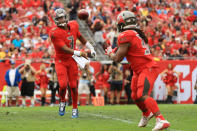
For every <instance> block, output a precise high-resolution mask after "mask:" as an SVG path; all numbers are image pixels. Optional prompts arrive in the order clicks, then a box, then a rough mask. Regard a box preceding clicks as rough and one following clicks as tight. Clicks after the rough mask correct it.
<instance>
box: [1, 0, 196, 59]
mask: <svg viewBox="0 0 197 131" xmlns="http://www.w3.org/2000/svg"><path fill="white" fill-rule="evenodd" d="M63 7H64V6H63V4H62V3H61V2H60V1H58V0H4V1H3V0H2V2H1V3H0V32H1V33H0V60H3V59H7V58H8V59H9V58H13V59H25V58H43V59H44V58H53V54H54V51H53V49H52V47H51V44H50V40H49V34H48V33H49V31H50V29H51V28H52V27H53V25H54V23H53V20H52V14H53V12H54V10H55V9H57V8H63ZM79 9H86V10H87V11H88V13H89V16H90V17H89V19H88V20H87V24H88V25H89V27H90V28H91V30H92V32H93V33H94V38H95V42H96V43H98V44H101V45H102V46H103V47H104V48H105V47H106V46H109V45H112V46H113V47H115V46H116V40H117V31H116V24H115V20H116V16H117V14H118V13H119V12H121V11H122V10H130V11H133V12H134V13H135V14H136V16H137V17H138V20H139V23H140V25H139V26H140V27H141V29H143V30H144V31H145V32H146V35H147V37H148V40H149V45H150V47H151V51H152V53H153V55H154V56H155V57H157V58H159V59H161V58H163V59H184V58H186V59H195V56H196V54H197V28H196V26H197V3H196V2H195V0H167V1H166V0H165V1H164V0H159V1H157V0H132V1H131V0H122V1H118V0H92V1H89V0H71V3H69V4H67V7H66V10H67V11H68V12H69V14H70V19H71V20H72V19H76V18H77V10H79Z"/></svg>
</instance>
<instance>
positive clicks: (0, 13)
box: [0, 11, 5, 20]
mask: <svg viewBox="0 0 197 131" xmlns="http://www.w3.org/2000/svg"><path fill="white" fill-rule="evenodd" d="M4 18H5V15H4V14H3V12H2V11H0V20H3V19H4Z"/></svg>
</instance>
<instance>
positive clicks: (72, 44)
mask: <svg viewBox="0 0 197 131" xmlns="http://www.w3.org/2000/svg"><path fill="white" fill-rule="evenodd" d="M67 39H68V40H70V43H69V44H70V48H71V49H74V38H73V36H72V35H71V36H69V37H67Z"/></svg>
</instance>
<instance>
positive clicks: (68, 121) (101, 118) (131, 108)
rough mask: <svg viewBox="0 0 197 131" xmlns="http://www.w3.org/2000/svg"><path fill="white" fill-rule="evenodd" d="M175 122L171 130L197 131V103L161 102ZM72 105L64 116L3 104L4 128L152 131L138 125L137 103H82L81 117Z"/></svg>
mask: <svg viewBox="0 0 197 131" xmlns="http://www.w3.org/2000/svg"><path fill="white" fill-rule="evenodd" d="M159 107H160V109H161V111H162V114H163V115H164V117H165V118H167V120H168V121H169V122H170V123H171V127H170V128H169V129H167V130H168V131H197V105H172V104H171V105H164V104H161V105H159ZM71 110H72V107H71V106H69V107H66V114H65V115H64V116H59V115H58V107H25V108H22V107H9V108H7V107H0V131H151V130H152V128H153V127H154V125H155V118H153V119H151V121H150V122H149V124H148V126H147V127H145V128H138V127H137V124H138V122H139V120H140V118H141V112H140V111H139V110H138V108H137V107H136V106H135V105H117V106H116V105H115V106H103V107H94V106H80V107H79V118H76V119H72V118H71Z"/></svg>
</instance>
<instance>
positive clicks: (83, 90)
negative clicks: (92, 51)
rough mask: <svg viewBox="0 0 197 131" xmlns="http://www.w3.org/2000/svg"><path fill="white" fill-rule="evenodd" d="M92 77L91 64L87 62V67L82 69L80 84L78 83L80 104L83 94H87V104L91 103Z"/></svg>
mask: <svg viewBox="0 0 197 131" xmlns="http://www.w3.org/2000/svg"><path fill="white" fill-rule="evenodd" d="M90 77H91V71H90V69H89V64H86V66H85V68H84V69H82V70H81V75H80V78H79V84H78V94H79V96H78V104H80V98H81V94H86V105H89V100H90V88H89V83H90V79H91V78H90Z"/></svg>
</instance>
